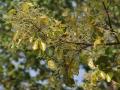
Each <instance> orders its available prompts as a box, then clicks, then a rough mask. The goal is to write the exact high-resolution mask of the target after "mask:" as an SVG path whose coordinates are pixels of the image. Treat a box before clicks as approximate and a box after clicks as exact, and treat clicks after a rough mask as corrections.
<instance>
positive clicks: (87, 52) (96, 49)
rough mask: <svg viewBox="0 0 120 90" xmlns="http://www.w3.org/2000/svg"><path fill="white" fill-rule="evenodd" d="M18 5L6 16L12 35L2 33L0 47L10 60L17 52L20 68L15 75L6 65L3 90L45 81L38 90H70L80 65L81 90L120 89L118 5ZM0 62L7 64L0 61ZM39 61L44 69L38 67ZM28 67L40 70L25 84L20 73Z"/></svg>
mask: <svg viewBox="0 0 120 90" xmlns="http://www.w3.org/2000/svg"><path fill="white" fill-rule="evenodd" d="M76 2H77V3H76ZM73 3H74V4H76V6H74V5H73ZM37 4H38V5H39V6H38V5H37ZM18 5H19V6H18V7H16V8H13V9H11V10H9V12H8V13H7V14H6V18H5V20H6V22H7V23H8V25H10V26H11V30H12V31H11V32H9V33H8V32H7V33H5V35H8V36H9V38H10V39H8V38H6V37H4V35H3V36H2V35H0V36H1V41H2V40H3V42H2V46H4V47H5V48H6V49H8V51H9V53H13V54H12V55H11V56H12V57H16V59H17V58H18V56H16V55H15V56H14V53H15V52H17V50H20V51H23V52H24V53H25V54H26V62H25V63H24V64H23V65H22V64H20V66H19V69H20V70H17V71H15V70H14V69H13V67H14V66H13V65H12V64H9V63H8V62H7V69H8V73H7V74H6V77H7V78H8V79H7V78H6V79H5V80H4V79H2V80H1V82H2V83H3V84H4V85H5V87H6V88H11V87H16V86H17V88H20V86H19V84H20V85H21V83H22V82H23V81H24V78H26V79H25V80H26V81H27V82H29V84H30V85H31V86H29V87H30V88H32V87H34V85H37V84H36V83H35V82H36V81H37V80H47V83H48V84H47V85H42V86H43V89H48V88H51V89H53V88H55V89H60V90H61V89H62V88H63V84H65V85H66V86H69V87H75V86H76V85H75V81H74V79H73V77H74V75H77V74H78V71H79V65H80V64H83V65H84V66H86V67H87V68H89V69H88V71H87V73H86V74H85V80H84V84H82V85H81V87H82V88H83V89H84V90H107V89H108V90H109V88H113V90H117V89H118V88H119V87H120V84H119V83H120V77H119V74H120V71H119V65H120V61H119V60H120V55H119V53H120V41H119V40H120V31H119V30H120V27H119V23H120V22H119V19H120V6H119V0H114V1H113V0H99V1H98V0H87V1H84V0H81V1H78V0H75V1H72V0H70V1H68V0H58V1H55V0H38V1H37V0H36V1H32V2H30V1H29V2H20V3H19V4H18ZM72 5H73V6H72ZM11 33H12V34H11ZM13 33H14V36H13V38H12V39H11V37H12V35H13ZM8 44H9V45H8ZM0 58H3V59H5V60H7V59H8V58H7V57H4V55H1V56H0ZM12 60H14V59H12ZM12 60H8V61H9V62H10V61H11V62H12ZM42 60H43V61H44V62H46V63H45V65H41V64H39V61H42ZM3 63H4V62H3V61H2V64H3ZM2 64H1V65H2ZM22 66H24V67H25V68H22ZM31 67H32V69H35V70H41V72H40V75H38V76H37V77H35V78H31V77H30V76H29V74H28V73H27V72H24V70H28V69H29V68H31ZM0 68H1V69H0V72H4V71H3V70H4V69H2V68H3V67H0ZM87 68H85V69H87ZM17 75H18V78H17V77H16V76H17ZM2 76H3V77H4V75H2ZM11 78H12V79H13V81H11ZM9 79H10V80H9ZM10 81H11V82H12V83H10ZM6 82H8V85H6ZM13 83H15V84H13ZM16 84H18V85H16ZM113 84H114V85H113ZM35 87H37V86H35ZM39 89H41V88H39ZM35 90H37V88H35Z"/></svg>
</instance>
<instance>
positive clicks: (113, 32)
mask: <svg viewBox="0 0 120 90" xmlns="http://www.w3.org/2000/svg"><path fill="white" fill-rule="evenodd" d="M102 4H103V7H104V10H105V12H106V15H107V19H108V24H109V27H110V31H111V32H112V34H113V35H114V37H115V39H116V40H117V42H119V39H118V37H117V35H116V34H115V31H114V30H113V27H112V24H111V19H110V15H109V12H108V9H107V7H106V5H105V3H104V1H102Z"/></svg>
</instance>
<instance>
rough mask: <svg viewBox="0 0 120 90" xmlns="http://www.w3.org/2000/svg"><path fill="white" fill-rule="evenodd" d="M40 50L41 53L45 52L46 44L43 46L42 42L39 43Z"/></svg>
mask: <svg viewBox="0 0 120 90" xmlns="http://www.w3.org/2000/svg"><path fill="white" fill-rule="evenodd" d="M40 49H41V50H42V51H45V50H46V44H45V43H44V42H43V41H41V42H40Z"/></svg>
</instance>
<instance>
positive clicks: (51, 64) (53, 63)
mask: <svg viewBox="0 0 120 90" xmlns="http://www.w3.org/2000/svg"><path fill="white" fill-rule="evenodd" d="M48 68H50V69H52V70H55V69H56V68H57V67H56V64H55V62H54V61H53V60H49V61H48Z"/></svg>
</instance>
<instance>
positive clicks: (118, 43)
mask: <svg viewBox="0 0 120 90" xmlns="http://www.w3.org/2000/svg"><path fill="white" fill-rule="evenodd" d="M60 41H61V42H62V43H70V44H76V45H84V46H86V47H91V46H93V45H94V44H92V43H80V42H72V41H65V40H62V39H60ZM99 45H105V46H113V45H120V42H111V43H103V44H99Z"/></svg>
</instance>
